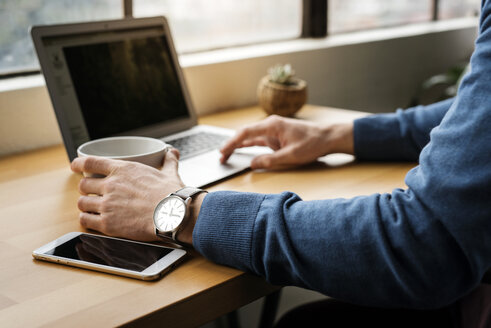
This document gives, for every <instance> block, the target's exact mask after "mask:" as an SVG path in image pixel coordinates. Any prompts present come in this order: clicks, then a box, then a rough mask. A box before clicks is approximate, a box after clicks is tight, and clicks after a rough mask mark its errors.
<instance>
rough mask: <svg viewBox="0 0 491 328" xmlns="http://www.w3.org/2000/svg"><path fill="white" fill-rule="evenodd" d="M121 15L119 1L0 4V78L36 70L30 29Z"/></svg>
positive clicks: (6, 0)
mask: <svg viewBox="0 0 491 328" xmlns="http://www.w3.org/2000/svg"><path fill="white" fill-rule="evenodd" d="M122 12H123V11H122V7H121V0H83V1H80V0H38V1H32V0H1V1H0V22H2V27H1V28H0V74H5V73H9V72H14V71H28V70H39V65H38V62H37V59H36V55H35V52H34V48H33V45H32V42H31V36H30V35H29V27H30V26H32V25H36V24H52V23H67V22H78V21H87V20H99V19H113V18H118V17H121V16H122Z"/></svg>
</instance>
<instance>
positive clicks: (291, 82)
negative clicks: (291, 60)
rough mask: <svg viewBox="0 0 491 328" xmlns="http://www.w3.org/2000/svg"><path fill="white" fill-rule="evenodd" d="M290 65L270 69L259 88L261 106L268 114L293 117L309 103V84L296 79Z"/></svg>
mask: <svg viewBox="0 0 491 328" xmlns="http://www.w3.org/2000/svg"><path fill="white" fill-rule="evenodd" d="M294 75H295V72H294V71H293V69H292V67H291V65H290V64H286V65H279V64H278V65H275V66H273V67H271V68H269V69H268V75H266V76H265V77H263V78H262V79H261V81H260V82H259V85H258V88H257V95H258V100H259V105H260V106H261V107H262V108H263V109H264V110H265V111H266V113H268V114H270V115H271V114H277V115H281V116H293V115H294V114H295V113H296V112H297V111H298V110H300V108H302V106H303V105H304V104H305V102H306V101H307V83H306V82H305V81H304V80H301V79H298V78H296V77H294Z"/></svg>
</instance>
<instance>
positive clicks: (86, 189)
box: [78, 178, 104, 195]
mask: <svg viewBox="0 0 491 328" xmlns="http://www.w3.org/2000/svg"><path fill="white" fill-rule="evenodd" d="M103 189H104V179H101V178H82V179H81V180H80V183H79V184H78V190H79V191H80V193H81V194H82V195H90V194H95V195H102V194H103V191H104V190H103Z"/></svg>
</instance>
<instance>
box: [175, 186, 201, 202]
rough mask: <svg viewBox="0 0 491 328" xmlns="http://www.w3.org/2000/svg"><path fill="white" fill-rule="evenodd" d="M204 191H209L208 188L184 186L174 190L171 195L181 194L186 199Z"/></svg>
mask: <svg viewBox="0 0 491 328" xmlns="http://www.w3.org/2000/svg"><path fill="white" fill-rule="evenodd" d="M202 192H207V191H206V190H203V189H199V188H195V187H184V188H182V189H179V190H178V191H176V192H173V193H172V194H171V195H175V196H179V197H181V198H182V199H184V200H186V199H188V198H189V197H193V196H195V195H197V194H199V193H202Z"/></svg>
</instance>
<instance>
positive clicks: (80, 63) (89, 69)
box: [31, 17, 254, 187]
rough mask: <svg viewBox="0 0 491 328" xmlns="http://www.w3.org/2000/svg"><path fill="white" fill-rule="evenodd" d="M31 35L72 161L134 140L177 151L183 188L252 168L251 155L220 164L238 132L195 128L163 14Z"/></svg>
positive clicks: (60, 27)
mask: <svg viewBox="0 0 491 328" xmlns="http://www.w3.org/2000/svg"><path fill="white" fill-rule="evenodd" d="M31 35H32V38H33V41H34V45H35V49H36V53H37V56H38V59H39V63H40V65H41V69H42V72H43V74H44V77H45V80H46V85H47V88H48V91H49V94H50V97H51V101H52V104H53V107H54V110H55V114H56V118H57V121H58V125H59V128H60V131H61V135H62V138H63V142H64V145H65V148H66V151H67V154H68V157H69V159H70V161H72V160H73V159H74V158H75V157H76V156H77V148H78V147H79V146H80V145H81V144H83V143H85V142H86V141H89V140H93V139H98V138H104V137H110V136H122V135H132V136H147V137H154V138H159V139H162V140H164V141H165V142H167V143H169V144H171V145H173V146H174V147H176V148H177V149H179V151H180V152H181V158H180V163H179V174H180V176H181V178H182V180H183V182H184V183H185V184H186V185H191V186H196V187H203V186H206V185H208V184H210V183H213V182H216V181H219V180H221V179H223V178H225V177H228V176H230V175H233V174H235V173H238V172H240V171H242V170H244V169H246V168H248V167H249V165H250V161H251V158H252V156H253V155H254V154H253V152H242V153H241V152H238V153H236V154H234V155H233V156H232V157H231V158H230V160H229V161H228V163H227V164H220V163H219V158H220V153H219V151H218V149H219V148H220V146H221V145H223V143H224V142H225V141H226V140H227V139H228V138H230V137H231V136H232V135H234V133H235V131H233V130H229V129H224V128H219V127H213V126H205V125H197V116H196V112H195V110H194V107H193V104H192V102H191V98H190V96H189V92H188V89H187V87H186V83H185V81H184V76H183V73H182V70H181V68H180V65H179V61H178V57H177V55H176V52H175V49H174V44H173V41H172V37H171V33H170V29H169V26H168V23H167V20H166V19H165V18H164V17H150V18H140V19H122V20H114V21H102V22H90V23H77V24H63V25H49V26H35V27H33V28H32V29H31Z"/></svg>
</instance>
